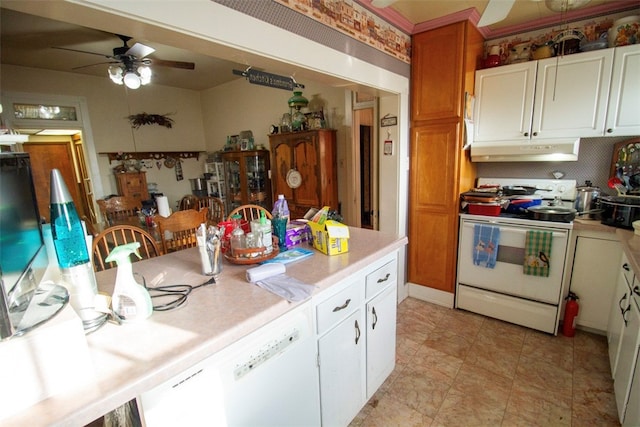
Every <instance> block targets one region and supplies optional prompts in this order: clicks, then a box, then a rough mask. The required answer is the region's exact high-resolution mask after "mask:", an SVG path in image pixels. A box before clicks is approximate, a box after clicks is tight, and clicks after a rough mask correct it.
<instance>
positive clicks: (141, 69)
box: [52, 34, 195, 89]
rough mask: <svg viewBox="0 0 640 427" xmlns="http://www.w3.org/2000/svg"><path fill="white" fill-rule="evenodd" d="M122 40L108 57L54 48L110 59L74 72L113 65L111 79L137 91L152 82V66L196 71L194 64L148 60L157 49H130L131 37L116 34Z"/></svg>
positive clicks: (78, 50) (55, 47)
mask: <svg viewBox="0 0 640 427" xmlns="http://www.w3.org/2000/svg"><path fill="white" fill-rule="evenodd" d="M116 36H118V38H120V40H122V46H119V47H115V48H113V55H106V54H103V53H97V52H90V51H86V50H80V49H71V48H68V47H58V46H52V47H53V49H60V50H68V51H71V52H80V53H86V54H90V55H98V56H102V57H104V58H107V59H110V61H106V62H97V63H94V64H88V65H82V66H80V67H74V68H72V69H73V70H78V69H81V68H86V67H93V66H95V65H102V64H111V65H110V67H109V77H110V78H111V80H113V82H114V83H117V84H123V83H124V84H125V85H126V86H127V87H129V88H130V89H137V88H138V87H140V85H145V84H147V83H149V81H150V80H151V68H149V66H150V65H151V64H154V65H159V66H162V67H171V68H180V69H185V70H193V69H195V64H194V63H193V62H184V61H168V60H164V59H158V58H147V56H148V55H150V54H152V53H153V52H155V49H154V48H152V47H149V46H146V45H144V44H142V43H135V44H134V45H133V46H131V47H129V45H128V44H127V42H128V41H129V40H131V37H129V36H123V35H121V34H116Z"/></svg>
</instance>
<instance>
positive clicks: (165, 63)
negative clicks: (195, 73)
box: [150, 58, 196, 70]
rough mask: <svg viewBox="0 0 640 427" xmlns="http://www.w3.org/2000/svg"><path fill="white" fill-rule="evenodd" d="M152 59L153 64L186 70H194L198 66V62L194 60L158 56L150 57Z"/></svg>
mask: <svg viewBox="0 0 640 427" xmlns="http://www.w3.org/2000/svg"><path fill="white" fill-rule="evenodd" d="M150 59H151V63H152V64H154V65H159V66H161V67H172V68H182V69H184V70H194V69H195V68H196V64H195V63H193V62H183V61H167V60H164V59H156V58H150Z"/></svg>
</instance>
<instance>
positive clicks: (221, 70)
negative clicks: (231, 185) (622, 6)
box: [0, 0, 639, 90]
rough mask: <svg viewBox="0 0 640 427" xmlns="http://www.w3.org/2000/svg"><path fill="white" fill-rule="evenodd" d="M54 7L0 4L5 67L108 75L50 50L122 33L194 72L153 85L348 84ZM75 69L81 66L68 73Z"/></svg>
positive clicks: (510, 20) (518, 14) (82, 59)
mask: <svg viewBox="0 0 640 427" xmlns="http://www.w3.org/2000/svg"><path fill="white" fill-rule="evenodd" d="M265 1H266V0H265ZM498 1H502V0H498ZM360 2H361V3H363V4H365V5H369V4H370V3H371V1H370V0H361V1H360ZM605 2H608V3H611V0H592V2H591V3H590V4H589V7H592V6H593V7H598V5H602V4H603V3H605ZM55 3H58V4H59V3H60V2H54V1H46V2H43V1H33V0H3V1H2V3H0V6H1V7H2V9H0V43H1V47H2V49H1V57H0V60H1V62H2V63H3V64H12V65H21V66H27V67H34V68H43V69H50V70H57V71H65V72H74V73H81V74H88V75H96V76H104V77H105V78H107V68H108V65H107V64H100V65H91V64H98V63H101V62H106V61H108V59H107V58H103V57H101V56H99V55H92V54H88V53H80V52H70V51H64V50H59V49H53V48H52V46H58V47H66V48H72V49H78V50H83V51H88V52H94V53H96V54H103V55H112V53H113V48H115V47H119V46H122V42H121V40H120V39H119V38H118V37H117V36H116V35H115V34H114V33H115V32H121V33H123V34H125V35H128V36H132V37H133V39H132V40H131V41H130V42H129V46H132V45H133V44H134V43H135V42H140V43H143V44H145V45H148V46H151V47H153V48H154V49H155V52H154V53H153V54H151V55H149V58H151V59H153V58H158V59H163V60H173V61H187V62H194V63H195V64H196V66H195V70H184V69H174V68H169V67H165V66H157V65H156V66H152V68H153V73H154V75H153V82H155V83H156V84H162V85H167V86H173V87H180V88H185V89H192V90H203V89H207V88H211V87H215V86H217V85H220V84H223V83H225V82H228V81H230V80H233V79H237V78H241V77H238V76H236V75H233V74H232V70H233V69H240V70H244V69H246V68H247V67H248V66H249V65H251V66H253V67H254V68H258V69H264V70H265V71H268V72H271V73H274V74H282V75H287V76H295V78H296V79H297V80H298V81H302V80H301V79H302V78H307V79H312V80H313V81H316V82H318V83H323V84H328V85H334V86H336V85H340V86H346V85H348V82H343V81H339V80H336V79H335V78H333V77H329V76H322V75H317V73H316V74H314V73H310V72H308V71H307V70H304V69H300V68H296V67H292V66H291V65H290V64H284V63H282V62H279V61H275V60H270V59H269V58H263V57H260V56H257V55H254V54H250V53H246V52H238V51H233V50H231V49H229V48H224V47H218V48H213V47H211V46H210V45H211V43H208V44H203V43H198V42H197V41H194V40H188V39H185V38H180V37H178V36H176V35H175V34H174V33H171V32H168V31H166V30H165V31H162V30H152V29H150V28H149V27H148V26H141V25H140V24H139V23H135V22H131V21H127V20H126V19H125V18H110V19H106V20H105V19H104V17H100V16H97V15H96V16H93V15H89V16H82V17H80V16H73V20H72V19H71V15H73V14H66V15H65V14H60V13H58V15H59V16H61V18H60V19H64V20H65V21H69V22H62V21H61V20H53V19H49V18H48V17H49V16H57V15H56V11H55V8H54V7H53V6H51V5H52V4H55ZM487 3H488V0H398V1H395V2H393V3H392V4H391V6H390V8H391V9H393V12H392V13H400V14H401V15H402V18H403V19H405V20H408V21H409V22H411V23H413V24H418V25H419V24H420V23H424V22H428V21H431V20H434V19H438V18H440V17H443V16H448V15H451V14H455V13H456V12H460V11H463V10H466V9H469V8H470V7H475V8H476V9H477V10H478V12H479V13H482V11H484V8H485V7H486V4H487ZM614 3H617V4H619V3H626V4H627V5H629V4H633V5H635V6H636V7H637V6H638V3H639V2H638V0H619V1H616V2H614ZM369 7H371V6H369ZM380 10H381V11H382V12H383V13H389V8H387V9H386V10H385V9H380ZM23 12H26V13H23ZM549 14H553V12H550V11H549V10H548V9H547V8H546V7H545V6H544V1H540V0H516V1H515V5H514V6H513V8H512V9H511V12H510V13H509V15H508V16H507V19H505V20H504V21H502V22H500V23H498V24H495V25H492V26H491V27H490V28H491V30H496V29H499V28H500V27H504V26H513V25H522V24H524V23H527V22H531V21H532V20H539V19H541V18H543V17H545V16H548V15H549ZM70 22H74V23H70ZM78 22H82V26H81V25H77V23H78ZM163 43H164V44H163ZM220 58H224V59H220ZM87 65H91V66H87ZM75 67H83V68H79V69H75V70H74V68H75Z"/></svg>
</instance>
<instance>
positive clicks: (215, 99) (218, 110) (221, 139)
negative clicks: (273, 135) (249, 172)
mask: <svg viewBox="0 0 640 427" xmlns="http://www.w3.org/2000/svg"><path fill="white" fill-rule="evenodd" d="M299 83H301V84H304V85H305V88H304V89H300V90H302V93H303V95H304V96H305V97H306V98H307V99H308V100H309V105H310V107H311V108H312V109H313V111H317V110H318V109H320V108H322V110H323V111H324V112H325V118H326V119H327V123H328V126H329V127H331V128H332V129H337V130H338V133H337V146H338V162H337V163H338V165H341V166H340V167H338V199H339V200H340V201H342V200H344V199H345V197H346V190H347V186H346V185H345V182H346V173H347V172H346V170H345V168H344V162H341V161H340V160H341V159H342V158H343V156H344V153H345V152H346V148H345V146H346V144H347V135H348V132H347V131H346V129H345V126H346V125H345V123H344V105H345V103H344V90H343V89H338V88H333V87H330V86H325V85H321V84H317V83H314V82H310V81H300V82H299ZM292 95H293V93H292V92H289V91H285V90H282V89H274V88H269V87H265V86H259V85H253V84H250V83H249V82H248V81H247V80H245V79H239V80H234V81H232V82H229V83H226V84H224V85H220V86H218V87H215V88H212V89H209V90H206V91H203V92H202V116H203V118H204V133H205V136H206V140H207V146H208V148H209V150H210V151H215V150H218V149H222V148H223V146H224V144H225V142H226V137H227V135H237V134H238V133H239V132H240V131H242V130H250V131H252V132H253V137H254V140H255V143H256V144H262V145H264V147H265V148H267V149H269V135H268V132H269V125H272V124H275V125H279V123H280V120H281V118H282V115H283V114H284V113H286V112H288V111H289V107H288V105H287V100H288V99H289V98H290V97H291V96H292ZM311 108H306V109H303V110H302V111H303V112H307V111H309V110H311ZM343 206H344V205H343Z"/></svg>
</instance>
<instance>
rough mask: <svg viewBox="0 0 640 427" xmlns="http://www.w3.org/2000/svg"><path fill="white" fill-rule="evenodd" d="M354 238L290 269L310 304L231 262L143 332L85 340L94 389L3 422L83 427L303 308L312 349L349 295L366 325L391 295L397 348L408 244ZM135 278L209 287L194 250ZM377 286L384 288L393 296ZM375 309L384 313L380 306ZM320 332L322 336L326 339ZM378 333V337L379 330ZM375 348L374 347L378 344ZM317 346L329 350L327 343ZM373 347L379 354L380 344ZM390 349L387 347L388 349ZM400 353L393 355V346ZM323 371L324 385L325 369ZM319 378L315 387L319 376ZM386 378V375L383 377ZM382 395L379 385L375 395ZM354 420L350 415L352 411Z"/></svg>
mask: <svg viewBox="0 0 640 427" xmlns="http://www.w3.org/2000/svg"><path fill="white" fill-rule="evenodd" d="M349 231H350V236H351V237H350V240H349V252H348V253H345V254H342V255H338V256H326V255H323V254H322V253H320V252H315V253H314V255H313V256H312V257H310V258H307V259H305V260H302V261H299V262H296V263H291V264H287V275H289V276H291V277H293V278H296V279H299V280H301V281H303V282H305V283H308V284H313V285H315V286H316V290H315V291H314V293H313V295H312V297H311V300H310V301H309V300H307V301H305V302H300V303H289V302H287V301H286V300H284V299H282V298H280V297H278V296H276V295H274V294H272V293H270V292H268V291H266V290H263V289H261V288H259V287H258V286H254V285H252V284H250V283H248V282H247V280H246V278H245V272H246V270H247V266H239V265H231V264H229V263H227V262H225V264H224V270H223V272H222V275H221V277H220V280H219V281H218V283H217V284H214V285H208V286H204V287H202V288H199V289H196V290H194V291H193V292H192V293H191V294H190V295H189V297H188V301H187V303H186V304H185V305H184V306H183V307H180V308H178V309H175V310H172V311H166V312H154V313H153V315H152V316H151V318H149V319H148V320H146V321H143V322H141V323H133V324H124V325H121V326H117V325H115V324H111V323H108V324H106V325H105V326H103V327H102V328H101V329H99V330H98V331H96V332H94V333H92V334H90V335H88V336H87V342H88V345H89V353H90V357H91V362H92V364H93V367H94V370H95V376H94V378H92V379H91V380H90V381H88V382H87V385H86V386H82V387H77V388H75V389H73V390H71V391H69V392H67V393H62V394H58V395H55V396H53V397H51V398H48V399H45V400H43V401H41V402H39V403H37V404H35V405H33V406H32V407H30V408H28V409H26V410H25V411H23V412H21V413H18V414H17V415H15V416H13V417H11V418H8V419H5V420H3V421H2V424H3V426H25V425H45V424H46V425H76V426H78V425H85V424H87V423H89V422H91V421H92V420H94V419H96V418H98V417H99V416H101V415H103V414H105V413H107V412H109V411H110V410H112V409H114V408H117V407H118V406H120V405H122V404H124V403H125V402H127V401H129V400H131V399H133V398H136V397H139V396H140V395H142V394H144V393H146V392H148V391H150V390H152V389H154V388H156V387H158V386H160V385H162V384H163V383H164V382H166V381H167V380H169V379H171V378H174V377H176V376H178V375H180V374H182V373H183V372H185V371H187V370H189V369H190V368H192V367H194V366H195V365H198V364H199V363H201V362H203V361H205V360H206V359H208V358H210V357H211V356H215V355H216V354H218V353H220V352H222V351H223V350H224V351H226V350H227V349H229V348H230V347H233V346H234V343H236V342H238V341H239V340H242V339H243V337H245V338H246V337H247V336H248V335H256V331H260V332H261V331H263V330H266V329H268V328H266V327H265V326H268V325H270V324H272V325H273V324H274V321H275V323H276V324H277V322H278V320H279V319H282V318H284V317H286V316H287V314H289V313H291V312H293V311H296V310H297V309H299V308H301V306H304V305H307V306H309V312H311V311H310V308H311V307H313V309H314V312H313V313H314V315H313V316H311V317H310V319H312V321H311V324H312V328H310V330H311V335H312V337H311V338H310V339H311V342H312V343H313V348H314V349H315V348H316V347H315V346H316V338H320V336H321V335H322V334H325V332H326V331H327V330H329V329H328V328H329V327H328V326H327V322H326V318H325V317H322V316H323V312H322V309H323V307H324V306H323V303H325V302H327V303H331V304H333V302H334V301H339V300H340V298H341V297H342V296H343V295H345V293H347V294H348V293H349V292H355V293H357V294H359V295H361V296H362V298H361V301H360V302H358V301H357V300H356V301H353V302H354V303H355V304H352V306H351V307H350V308H349V310H344V312H345V313H347V314H350V315H353V314H356V313H360V312H362V313H360V314H358V316H361V317H359V318H358V319H361V318H364V313H363V312H364V304H365V302H367V301H368V302H367V308H368V307H369V305H371V304H373V303H374V300H375V299H377V298H378V297H380V296H381V294H385V295H387V294H389V295H390V298H387V300H389V299H391V300H392V301H393V303H392V314H393V323H392V326H393V338H392V341H394V340H395V303H396V295H395V292H393V295H392V297H391V292H392V291H391V290H390V289H393V290H394V291H395V289H396V281H392V280H389V281H387V280H388V279H389V277H391V278H392V279H394V278H396V277H397V276H398V275H397V269H398V268H402V265H403V264H402V263H401V262H398V260H397V258H398V252H399V249H401V248H402V247H403V246H404V245H406V244H407V238H406V237H403V236H400V237H399V236H395V235H392V234H386V233H380V232H375V231H370V230H365V229H359V228H350V230H349ZM133 270H134V272H135V273H139V274H141V275H142V276H144V278H145V280H146V283H147V286H149V287H152V286H157V285H160V284H163V285H173V284H190V285H198V284H201V283H203V282H205V281H206V280H207V279H208V277H206V276H202V275H201V274H200V270H201V269H200V259H199V256H198V253H197V249H196V248H192V249H187V250H183V251H179V252H175V253H172V254H169V255H165V256H163V257H160V258H155V259H149V260H144V261H140V262H137V263H135V264H133ZM115 274H116V270H115V269H111V270H106V271H103V272H100V273H98V274H97V275H96V276H97V279H98V284H99V288H100V290H101V291H104V292H107V293H110V292H111V290H112V286H113V285H112V284H113V282H114V280H115ZM376 275H378V276H376ZM385 281H387V282H386V283H385ZM380 284H384V286H386V288H384V287H382V286H381V285H380ZM387 285H389V286H387ZM365 288H366V291H365ZM351 298H355V297H350V299H351ZM325 305H327V304H325ZM346 305H349V302H346ZM354 305H355V306H356V307H355V308H354V307H353V306H354ZM385 307H388V306H386V305H385ZM376 308H377V309H378V311H379V312H380V307H376ZM334 312H335V310H334ZM350 312H351V313H350ZM373 312H374V316H375V323H374V328H375V324H376V323H377V322H378V317H380V318H381V319H382V317H383V316H382V313H378V314H376V310H375V309H374V310H373ZM316 315H317V316H318V320H317V322H316V319H315V316H316ZM345 316H346V314H345ZM368 316H369V314H368V313H367V321H366V322H368V321H369V320H368ZM349 318H351V316H350V317H349ZM334 320H335V319H334ZM338 322H341V321H337V320H336V321H335V324H338ZM345 322H346V320H345ZM316 323H317V328H316ZM363 323H364V322H363ZM380 323H382V321H381V322H380ZM357 326H358V322H357V320H356V327H357ZM321 327H322V328H325V329H323V330H320V329H321ZM330 327H333V326H330ZM337 328H339V326H337V327H336V329H337ZM362 329H363V332H362V334H363V337H364V336H365V333H366V332H365V330H364V327H363V328H362ZM378 329H381V328H377V329H376V330H378ZM382 329H384V328H382ZM260 332H258V333H260ZM358 332H359V331H358ZM328 334H329V333H326V334H325V335H323V337H326V336H327V335H328ZM374 335H375V334H374ZM358 338H359V336H358V337H357V338H356V344H357V343H358ZM294 339H297V338H294ZM300 340H301V341H302V339H300ZM350 341H351V342H352V341H353V340H350ZM363 341H364V340H363ZM371 342H372V343H375V342H376V341H375V339H372V340H371ZM394 342H395V341H394ZM318 345H319V346H320V347H321V346H322V344H321V341H320V340H319V341H318ZM376 346H377V348H379V345H378V343H376ZM390 346H391V345H390V344H387V347H390ZM393 347H394V348H395V345H394V346H393ZM368 348H369V347H368V346H367V349H368ZM320 351H322V350H320ZM362 351H364V350H362ZM360 354H361V355H362V354H363V353H360ZM363 359H364V358H363ZM367 359H368V358H367ZM393 362H394V359H392V363H393ZM365 363H366V360H362V361H361V365H362V366H363V368H362V369H363V370H364V369H365V368H364V365H365ZM310 364H311V365H312V366H314V367H315V366H317V365H316V360H315V358H312V360H311V361H310ZM391 368H392V367H391ZM264 369H265V370H266V369H267V363H265V364H264ZM314 369H315V370H316V371H317V370H318V368H314ZM385 369H386V368H385ZM320 371H321V372H320V376H322V375H323V374H322V367H321V368H320ZM385 372H386V371H385ZM389 372H390V371H389ZM72 374H73V373H72V372H70V373H69V375H72ZM314 375H315V378H316V379H317V378H318V373H317V372H316V373H315V374H314ZM366 375H369V372H366ZM386 375H388V373H386V374H385V377H386ZM376 381H378V380H376ZM375 383H376V384H377V382H375ZM3 386H6V385H3ZM271 386H272V388H273V389H277V388H278V384H277V383H273V384H272V385H271ZM378 386H379V384H378V385H376V386H375V388H377V387H378ZM311 388H318V384H317V382H316V383H315V384H312V387H311ZM316 394H318V392H317V391H316ZM361 394H362V399H361V401H358V402H356V405H355V406H356V407H357V410H359V407H361V406H362V405H364V403H365V402H366V398H368V396H369V394H370V390H367V393H365V392H364V391H363V392H362V393H361ZM365 394H366V396H367V397H365ZM261 396H262V397H264V399H270V398H273V396H272V393H270V392H269V390H266V392H265V393H262V394H261ZM281 404H282V402H278V403H277V405H276V407H279V405H281ZM323 405H324V403H323ZM249 407H251V406H249ZM357 410H356V413H357ZM210 412H211V411H210ZM348 414H351V410H349V411H348ZM323 416H324V411H323Z"/></svg>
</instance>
